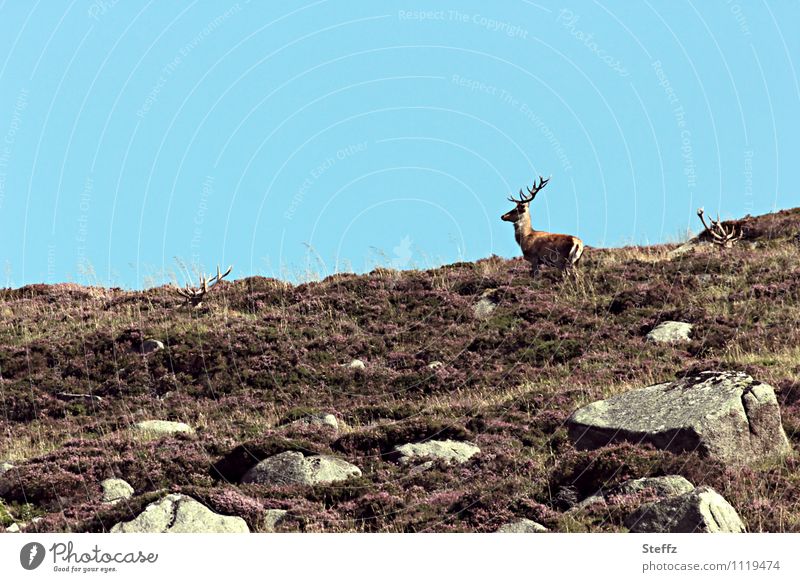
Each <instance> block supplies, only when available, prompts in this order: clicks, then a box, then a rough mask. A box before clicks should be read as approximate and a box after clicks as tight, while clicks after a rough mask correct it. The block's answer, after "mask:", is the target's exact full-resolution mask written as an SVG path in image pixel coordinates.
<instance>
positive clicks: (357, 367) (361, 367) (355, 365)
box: [347, 359, 367, 370]
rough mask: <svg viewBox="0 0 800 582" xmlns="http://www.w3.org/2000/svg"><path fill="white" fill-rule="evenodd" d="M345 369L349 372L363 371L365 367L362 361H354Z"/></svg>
mask: <svg viewBox="0 0 800 582" xmlns="http://www.w3.org/2000/svg"><path fill="white" fill-rule="evenodd" d="M347 367H348V368H350V369H351V370H364V369H366V367H367V365H366V364H365V363H364V361H363V360H358V359H356V360H353V361H351V362H350V363H349V364H348V365H347Z"/></svg>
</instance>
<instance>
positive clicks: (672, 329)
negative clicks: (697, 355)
mask: <svg viewBox="0 0 800 582" xmlns="http://www.w3.org/2000/svg"><path fill="white" fill-rule="evenodd" d="M693 327H694V326H693V325H692V324H691V323H684V322H682V321H665V322H663V323H659V324H658V325H657V326H656V327H654V328H653V329H652V331H650V333H648V334H647V341H650V342H655V343H659V344H677V343H682V342H689V341H692V338H691V337H690V336H691V333H692V328H693Z"/></svg>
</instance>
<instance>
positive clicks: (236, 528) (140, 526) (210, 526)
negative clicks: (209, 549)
mask: <svg viewBox="0 0 800 582" xmlns="http://www.w3.org/2000/svg"><path fill="white" fill-rule="evenodd" d="M111 533H250V528H249V527H247V523H245V521H244V520H243V519H242V518H241V517H235V516H229V515H220V514H218V513H214V512H213V511H211V510H210V509H209V508H208V507H206V506H205V505H203V504H202V503H200V502H199V501H195V500H194V499H192V498H191V497H188V496H186V495H181V494H175V493H173V494H171V495H167V496H166V497H164V498H163V499H160V500H159V501H154V502H153V503H151V504H150V505H148V506H147V507H146V508H145V510H144V511H143V512H142V513H140V514H139V515H138V516H136V517H135V518H134V519H132V520H131V521H124V522H120V523H118V524H116V525H115V526H114V527H112V528H111Z"/></svg>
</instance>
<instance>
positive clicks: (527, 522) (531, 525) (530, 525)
mask: <svg viewBox="0 0 800 582" xmlns="http://www.w3.org/2000/svg"><path fill="white" fill-rule="evenodd" d="M546 531H549V530H548V529H547V528H546V527H544V526H543V525H542V524H540V523H536V522H535V521H533V520H531V519H520V520H518V521H512V522H510V523H506V524H504V525H501V526H500V529H498V530H497V533H544V532H546Z"/></svg>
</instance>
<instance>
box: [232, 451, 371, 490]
mask: <svg viewBox="0 0 800 582" xmlns="http://www.w3.org/2000/svg"><path fill="white" fill-rule="evenodd" d="M360 476H361V469H359V468H358V467H356V466H355V465H352V464H350V463H348V462H347V461H344V460H342V459H338V458H336V457H331V456H328V455H314V456H310V457H306V456H304V455H303V453H300V452H297V451H286V452H284V453H280V454H278V455H274V456H272V457H269V458H268V459H264V460H263V461H261V462H260V463H258V464H257V465H256V466H255V467H253V468H252V469H250V470H249V471H248V472H247V473H245V475H244V477H243V478H242V483H261V484H268V485H323V484H328V483H335V482H338V481H345V480H347V479H350V478H351V477H360Z"/></svg>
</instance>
